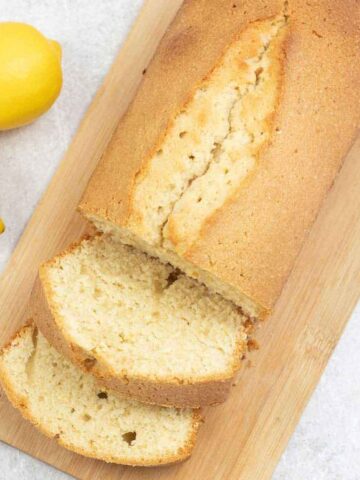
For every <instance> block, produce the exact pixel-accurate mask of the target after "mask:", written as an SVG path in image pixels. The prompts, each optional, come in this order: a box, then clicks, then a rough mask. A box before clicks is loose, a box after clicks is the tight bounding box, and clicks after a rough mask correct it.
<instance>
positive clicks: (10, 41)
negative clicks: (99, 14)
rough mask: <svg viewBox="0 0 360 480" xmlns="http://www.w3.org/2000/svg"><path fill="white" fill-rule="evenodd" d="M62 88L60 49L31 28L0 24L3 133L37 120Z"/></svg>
mask: <svg viewBox="0 0 360 480" xmlns="http://www.w3.org/2000/svg"><path fill="white" fill-rule="evenodd" d="M61 86H62V71H61V47H60V45H59V44H58V43H57V42H55V41H54V40H48V39H47V38H46V37H44V35H42V34H41V33H40V32H39V31H38V30H36V28H34V27H32V26H31V25H27V24H24V23H17V22H0V130H8V129H10V128H16V127H20V126H22V125H26V124H28V123H31V122H32V121H33V120H35V119H36V118H38V117H39V116H40V115H42V114H43V113H44V112H46V111H47V110H48V109H49V108H50V107H51V105H52V104H53V103H54V101H55V100H56V98H57V97H58V95H59V93H60V90H61Z"/></svg>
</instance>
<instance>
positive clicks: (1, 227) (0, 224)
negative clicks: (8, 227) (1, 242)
mask: <svg viewBox="0 0 360 480" xmlns="http://www.w3.org/2000/svg"><path fill="white" fill-rule="evenodd" d="M4 232H5V225H4V222H3V221H2V219H1V218H0V235H1V234H2V233H4Z"/></svg>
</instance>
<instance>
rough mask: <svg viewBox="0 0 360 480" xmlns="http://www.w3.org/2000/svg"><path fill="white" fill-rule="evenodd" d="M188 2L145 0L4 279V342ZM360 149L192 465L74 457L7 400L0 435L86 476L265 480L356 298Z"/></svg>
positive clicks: (74, 227)
mask: <svg viewBox="0 0 360 480" xmlns="http://www.w3.org/2000/svg"><path fill="white" fill-rule="evenodd" d="M180 4H181V0H172V1H171V2H169V1H168V0H147V1H146V2H145V5H144V7H143V10H142V12H141V14H140V16H139V18H138V20H137V22H136V23H135V25H134V27H133V30H132V32H131V33H130V35H129V37H128V40H127V41H126V42H125V45H124V46H123V48H122V50H121V52H120V54H119V55H118V57H117V58H116V60H115V62H114V64H113V67H112V68H111V70H110V72H109V74H108V75H107V77H106V80H105V82H104V85H103V86H102V87H101V88H100V90H99V92H98V94H97V95H96V97H95V99H94V101H93V103H92V105H91V107H90V108H89V110H88V112H87V114H86V116H85V118H84V120H83V121H82V123H81V125H80V127H79V130H78V132H77V134H76V136H75V138H74V140H73V142H72V144H71V146H70V148H69V150H68V153H67V154H66V156H65V158H64V160H63V161H62V163H61V165H60V168H59V170H58V172H57V173H56V175H55V176H54V178H53V180H52V182H51V184H50V186H49V188H48V190H47V191H46V193H45V195H44V197H43V199H42V201H41V202H40V204H39V206H38V208H37V209H36V212H35V213H34V215H33V217H32V219H31V221H30V222H29V225H28V227H27V229H26V231H25V233H24V234H23V236H22V238H21V240H20V242H19V244H18V246H17V248H16V250H15V252H14V254H13V256H12V258H11V260H10V263H9V265H8V267H7V269H6V271H5V272H4V274H3V275H2V277H1V279H0V343H1V344H4V343H5V342H7V341H8V340H9V338H10V336H11V335H12V333H14V331H15V330H16V329H17V328H18V327H19V326H20V325H21V323H22V322H24V320H25V319H26V318H27V315H26V311H27V303H28V300H29V296H30V291H31V288H32V284H33V281H34V277H35V274H36V271H37V268H38V265H39V263H40V262H41V261H42V260H44V259H45V258H48V257H50V256H51V255H53V254H54V253H55V252H57V251H58V250H59V249H61V248H62V247H63V246H64V245H66V244H68V243H69V242H70V241H71V240H73V239H75V238H77V237H78V236H79V235H80V233H81V232H82V231H83V230H84V228H85V225H84V223H83V221H82V220H81V219H80V218H79V216H78V215H77V214H76V213H74V212H75V207H76V205H77V203H78V201H79V199H80V197H81V195H82V192H83V190H84V188H85V186H86V183H87V181H88V179H89V176H90V175H91V173H92V171H93V169H94V167H95V166H96V163H97V161H98V159H99V157H100V156H101V154H102V152H103V150H104V148H105V146H106V144H107V142H108V141H109V138H110V136H111V134H112V132H113V130H114V128H115V126H116V124H117V123H118V121H119V118H120V117H121V115H122V114H123V112H124V111H125V109H126V107H127V105H128V103H129V101H130V100H131V98H132V95H133V94H134V91H135V89H136V87H137V85H138V83H139V81H140V78H141V74H142V71H143V69H144V68H145V67H146V65H147V64H148V62H149V60H150V58H151V56H152V54H153V52H154V50H155V48H156V45H157V43H158V41H159V40H160V38H161V37H162V35H163V33H164V31H165V30H166V28H167V26H168V24H169V23H170V21H171V19H172V18H173V16H174V15H175V13H176V11H177V9H178V8H179V6H180ZM359 185H360V141H358V142H357V144H356V145H355V146H354V148H353V150H352V152H351V153H350V154H349V157H348V158H347V160H346V162H345V165H344V168H343V169H342V171H341V174H340V175H339V177H338V179H337V181H336V183H335V186H334V188H333V190H332V191H331V193H330V195H329V196H328V198H327V200H326V202H325V204H324V206H323V208H322V211H321V213H320V216H319V218H318V219H317V222H316V224H315V226H314V227H313V229H312V231H311V233H310V235H309V237H308V240H307V242H306V245H305V247H304V248H303V250H302V253H301V255H300V256H299V258H298V261H297V263H296V267H295V269H294V271H293V273H292V275H291V277H290V279H289V281H288V283H287V285H286V288H285V290H284V292H283V294H282V296H281V299H280V301H279V302H278V305H277V307H276V310H275V312H274V314H273V316H272V318H271V319H269V320H268V321H267V322H266V323H265V324H264V325H263V326H262V328H261V330H260V332H259V335H258V338H259V341H260V344H261V349H260V351H258V352H256V353H253V354H252V355H251V364H250V362H249V361H248V362H244V367H243V370H242V372H241V375H240V380H239V382H238V385H237V386H236V387H234V388H233V392H232V396H231V398H230V399H229V401H228V402H227V403H226V404H224V405H222V406H220V407H217V408H209V409H207V411H206V412H205V413H206V422H205V425H204V426H203V427H202V429H201V432H200V436H199V439H198V445H197V447H196V449H195V452H194V454H193V456H192V458H191V459H190V460H189V461H187V462H185V463H183V464H180V465H177V466H173V467H162V468H158V469H154V468H151V469H139V468H130V467H121V466H115V465H106V464H105V463H102V462H99V461H95V460H89V459H86V458H84V457H81V456H78V455H75V454H72V453H70V452H68V451H66V450H64V449H62V448H61V447H59V446H57V444H56V443H55V442H54V441H51V440H48V439H46V438H45V437H43V436H42V435H41V434H40V433H38V432H37V431H36V430H35V429H34V428H33V427H32V426H31V425H29V424H28V423H26V422H25V421H24V420H22V418H21V417H20V415H19V414H18V413H17V412H16V411H15V410H14V409H13V408H12V407H11V406H10V405H9V403H8V402H7V400H6V399H5V397H4V394H1V392H0V439H1V440H3V441H4V442H6V443H8V444H10V445H13V446H15V447H17V448H19V449H21V450H23V451H25V452H27V453H29V454H31V455H33V456H35V457H37V458H39V459H41V460H43V461H45V462H47V463H49V464H52V465H54V466H56V467H57V468H59V469H61V470H63V471H65V472H68V473H70V474H72V475H73V476H74V477H76V478H79V479H84V480H85V479H86V480H90V479H91V480H112V479H115V478H116V479H117V480H119V479H121V480H140V479H144V480H145V479H155V478H156V479H157V480H161V479H167V480H175V479H186V478H199V479H201V480H266V479H269V478H271V475H272V472H273V470H274V468H275V466H276V464H277V462H278V460H279V457H280V455H281V453H282V452H283V450H284V448H285V446H286V444H287V442H288V440H289V438H290V436H291V434H292V432H293V430H294V428H295V426H296V424H297V422H298V421H299V418H300V416H301V413H302V411H303V409H304V407H305V405H306V403H307V402H308V400H309V398H310V395H311V393H312V391H313V390H314V388H315V386H316V384H317V382H318V381H319V378H320V375H321V373H322V372H323V370H324V368H325V365H326V363H327V361H328V359H329V357H330V354H331V352H332V351H333V349H334V347H335V345H336V343H337V341H338V340H339V337H340V335H341V332H342V330H343V328H344V326H345V324H346V321H347V319H348V318H349V316H350V314H351V312H352V310H353V308H354V307H355V304H356V302H357V300H358V298H359V294H360V215H359V212H360V195H359Z"/></svg>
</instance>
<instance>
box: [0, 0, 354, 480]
mask: <svg viewBox="0 0 360 480" xmlns="http://www.w3.org/2000/svg"><path fill="white" fill-rule="evenodd" d="M141 3H142V0H102V1H88V0H77V1H70V0H42V1H41V2H40V1H37V0H12V1H11V2H9V1H8V0H0V21H4V20H19V21H26V22H29V23H31V24H33V25H35V26H37V27H38V28H39V29H40V30H41V31H43V32H44V33H45V34H46V35H48V36H49V37H52V38H55V39H57V40H58V41H60V42H61V44H62V47H63V54H64V58H63V67H64V74H65V83H64V88H63V91H62V94H61V96H60V98H59V100H58V101H57V103H56V104H55V106H54V108H53V109H52V110H51V111H50V112H49V113H48V114H46V115H45V116H44V117H43V118H41V119H40V120H39V121H37V122H36V123H35V124H33V125H31V126H28V127H26V128H23V129H20V130H16V131H13V132H9V133H0V216H2V217H3V218H4V219H5V222H6V225H7V232H6V234H5V235H3V236H2V237H0V271H1V270H2V269H3V268H4V266H5V264H6V262H7V260H8V258H9V256H10V254H11V252H12V250H13V248H14V247H15V245H16V242H17V240H18V238H19V236H20V234H21V232H22V230H23V228H24V227H25V225H26V222H27V221H28V219H29V217H30V216H31V213H32V211H33V209H34V207H35V205H36V203H37V202H38V200H39V198H40V196H41V194H42V192H43V191H44V189H45V187H46V185H47V182H48V181H49V179H50V178H51V176H52V175H53V173H54V171H55V169H56V166H57V165H58V162H59V161H60V159H61V157H62V155H63V153H64V151H65V149H66V147H67V146H68V144H69V142H70V139H71V137H72V135H73V134H74V132H75V129H76V127H77V125H78V123H79V120H80V118H81V117H82V115H83V113H84V111H85V109H86V107H87V106H88V104H89V102H90V100H91V98H92V96H93V94H94V92H95V91H96V88H97V87H98V86H99V84H100V83H101V80H102V78H103V76H104V74H105V72H106V71H107V69H108V67H109V65H110V63H111V60H112V59H113V57H114V54H115V52H116V50H117V49H118V47H119V45H120V43H121V41H122V40H123V39H124V36H125V35H126V32H127V30H128V28H129V27H130V25H131V22H132V21H133V19H134V18H135V15H136V13H137V11H138V9H139V7H140V5H141ZM359 365H360V308H358V309H357V310H356V311H355V312H354V314H353V316H352V318H351V321H350V323H349V325H348V327H347V329H346V331H345V333H344V335H343V337H342V339H341V341H340V343H339V345H338V347H337V349H336V350H335V353H334V355H333V357H332V359H331V361H330V363H329V365H328V368H327V370H326V372H325V374H324V376H323V377H322V380H321V382H320V384H319V386H318V388H317V390H316V392H315V394H314V396H313V397H312V400H311V401H310V403H309V405H308V407H307V409H306V411H305V413H304V415H303V417H302V419H301V422H300V424H299V425H298V427H297V430H296V432H295V434H294V435H293V437H292V439H291V441H290V444H289V446H288V448H287V450H286V452H285V454H284V455H283V457H282V459H281V462H280V464H279V466H278V468H277V470H276V472H275V474H274V477H273V479H274V480H360V376H359ZM0 421H1V419H0ZM20 478H21V479H23V480H45V479H48V480H60V479H61V480H63V479H66V478H69V477H68V476H67V475H64V474H62V473H60V472H57V471H55V470H54V469H53V468H51V467H49V466H47V465H44V464H42V463H41V462H39V461H37V460H34V459H32V458H30V457H28V456H27V455H25V454H23V453H20V452H18V451H17V450H15V449H13V448H11V447H8V446H5V445H3V444H1V443H0V480H18V479H20ZM239 480H240V479H239ZM254 480H256V479H254Z"/></svg>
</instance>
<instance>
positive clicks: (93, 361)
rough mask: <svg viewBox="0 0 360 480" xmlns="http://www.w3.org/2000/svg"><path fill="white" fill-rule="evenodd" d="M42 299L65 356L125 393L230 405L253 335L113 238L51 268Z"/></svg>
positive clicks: (231, 310)
mask: <svg viewBox="0 0 360 480" xmlns="http://www.w3.org/2000/svg"><path fill="white" fill-rule="evenodd" d="M33 299H34V301H33V311H32V312H31V313H32V318H33V319H34V321H35V323H36V324H37V326H38V327H39V328H40V330H41V331H42V333H43V334H44V335H45V336H46V337H47V339H48V340H49V341H50V342H51V344H53V345H54V346H55V347H56V348H58V349H59V351H61V352H62V353H63V354H65V355H67V356H68V357H69V358H71V359H72V360H73V361H74V362H76V363H77V364H78V365H79V366H80V367H82V368H83V369H85V370H88V371H91V372H92V373H93V375H95V376H96V377H98V379H100V380H101V381H102V384H103V385H106V386H108V387H110V388H112V389H114V391H117V392H118V393H119V394H125V395H129V396H131V397H133V398H136V399H137V400H141V401H143V402H148V403H156V404H160V405H170V406H176V407H198V406H203V405H213V404H217V403H220V402H223V401H224V400H225V398H226V396H227V394H228V393H229V389H230V386H231V382H232V379H233V377H234V375H235V373H236V372H237V370H238V369H239V366H240V363H241V358H242V356H243V355H244V354H245V352H246V350H247V342H248V340H249V334H250V330H251V328H252V324H251V322H249V320H248V319H247V318H246V317H244V316H243V315H242V313H241V312H240V311H239V308H238V307H236V306H235V305H234V304H233V303H232V302H230V301H228V300H225V299H224V298H222V297H221V296H220V295H218V294H215V293H212V292H210V291H209V290H208V289H207V288H206V287H205V286H204V285H201V284H200V283H198V282H197V281H195V280H193V279H191V278H189V277H187V276H186V275H184V274H182V273H181V272H179V271H177V270H176V269H174V268H173V267H172V266H170V265H169V264H163V263H161V262H160V261H158V260H157V259H154V258H150V257H149V256H148V255H146V254H145V253H142V252H140V251H139V250H136V249H135V248H133V247H131V246H127V245H124V244H122V243H120V242H118V241H117V240H116V239H114V238H113V237H111V236H109V237H108V236H106V235H101V236H95V237H92V238H85V239H84V240H83V241H82V242H81V243H80V244H76V245H74V246H72V247H70V248H69V249H68V250H67V251H66V252H64V253H62V254H60V255H59V256H57V257H55V258H53V259H52V260H50V261H48V262H46V263H45V264H44V265H42V266H41V268H40V272H39V281H38V284H37V285H36V288H35V290H34V297H33Z"/></svg>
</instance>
